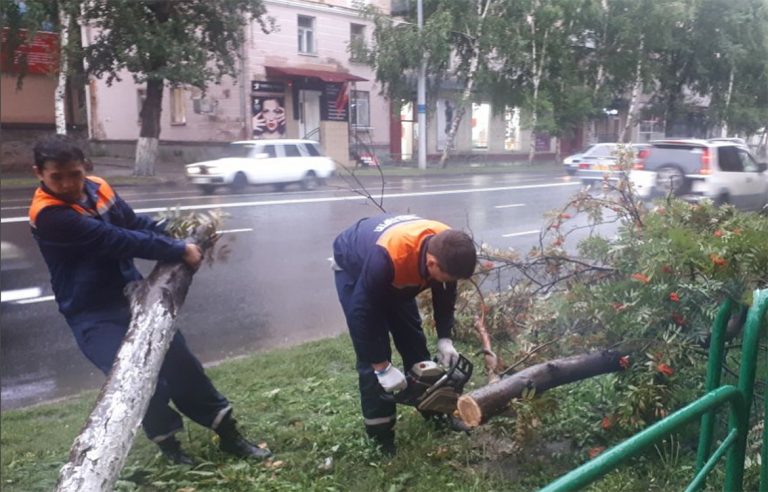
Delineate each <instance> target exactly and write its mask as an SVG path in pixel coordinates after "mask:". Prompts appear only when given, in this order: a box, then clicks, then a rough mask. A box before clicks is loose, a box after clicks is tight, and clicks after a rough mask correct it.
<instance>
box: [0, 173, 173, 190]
mask: <svg viewBox="0 0 768 492" xmlns="http://www.w3.org/2000/svg"><path fill="white" fill-rule="evenodd" d="M97 175H98V174H97ZM170 181H173V180H169V179H168V178H165V177H162V176H110V177H109V183H110V184H111V185H113V186H121V185H122V186H136V185H160V184H168V183H169V182H170ZM38 184H40V180H39V179H37V178H33V177H7V176H3V179H2V180H1V181H0V189H16V188H30V189H31V188H35V187H36V186H37V185H38Z"/></svg>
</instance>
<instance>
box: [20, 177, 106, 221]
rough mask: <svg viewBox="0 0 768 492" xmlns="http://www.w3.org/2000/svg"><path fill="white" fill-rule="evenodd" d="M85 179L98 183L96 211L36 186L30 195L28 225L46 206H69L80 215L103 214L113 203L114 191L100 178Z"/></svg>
mask: <svg viewBox="0 0 768 492" xmlns="http://www.w3.org/2000/svg"><path fill="white" fill-rule="evenodd" d="M86 180H88V181H91V182H93V183H96V184H98V185H99V187H98V188H97V190H96V211H95V212H94V211H92V210H88V209H85V208H83V207H82V206H80V205H78V204H77V203H67V202H65V201H64V200H60V199H58V198H56V197H54V196H53V195H51V194H49V193H47V192H45V191H43V189H42V188H37V190H35V194H34V196H33V197H32V204H31V205H30V206H29V225H31V226H32V227H33V228H34V227H37V226H36V221H37V216H38V215H40V212H42V211H43V209H45V208H46V207H70V208H71V209H72V210H74V211H75V212H77V213H79V214H81V215H88V216H91V217H93V216H95V215H96V214H99V215H103V214H105V213H106V212H107V211H109V209H110V208H111V207H112V205H113V204H114V203H115V192H114V190H113V189H112V187H111V186H109V184H108V183H107V182H106V181H104V180H103V179H101V178H97V177H96V176H88V177H87V178H86Z"/></svg>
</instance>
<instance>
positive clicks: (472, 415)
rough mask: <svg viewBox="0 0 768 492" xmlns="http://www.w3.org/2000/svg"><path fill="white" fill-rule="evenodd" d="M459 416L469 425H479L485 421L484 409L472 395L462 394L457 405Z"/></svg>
mask: <svg viewBox="0 0 768 492" xmlns="http://www.w3.org/2000/svg"><path fill="white" fill-rule="evenodd" d="M456 407H457V410H458V411H459V417H461V420H463V421H464V423H465V424H467V426H469V427H477V426H478V425H480V424H481V423H482V422H483V411H482V409H481V408H480V405H478V404H477V402H476V401H475V399H474V398H472V397H471V396H470V395H462V396H460V397H459V401H458V403H457V405H456Z"/></svg>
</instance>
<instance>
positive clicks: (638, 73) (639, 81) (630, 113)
mask: <svg viewBox="0 0 768 492" xmlns="http://www.w3.org/2000/svg"><path fill="white" fill-rule="evenodd" d="M644 48H645V37H644V36H640V48H639V49H638V57H637V65H635V82H634V84H632V95H631V96H630V99H629V109H628V110H627V122H626V124H625V125H624V129H623V130H622V131H621V136H620V137H619V142H621V143H626V141H627V134H628V133H629V130H630V128H632V125H633V124H634V123H635V121H636V119H637V118H636V116H635V113H637V101H638V99H640V89H641V88H642V85H643V57H644V56H645V55H644V54H643V51H644Z"/></svg>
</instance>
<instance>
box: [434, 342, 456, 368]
mask: <svg viewBox="0 0 768 492" xmlns="http://www.w3.org/2000/svg"><path fill="white" fill-rule="evenodd" d="M458 360H459V353H458V352H456V349H455V348H453V342H452V341H451V339H450V338H440V339H438V340H437V361H438V362H439V363H440V364H442V365H443V366H445V367H451V366H452V365H454V364H456V362H458Z"/></svg>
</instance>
